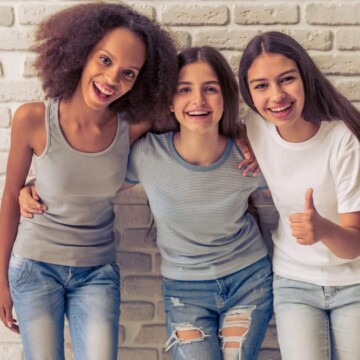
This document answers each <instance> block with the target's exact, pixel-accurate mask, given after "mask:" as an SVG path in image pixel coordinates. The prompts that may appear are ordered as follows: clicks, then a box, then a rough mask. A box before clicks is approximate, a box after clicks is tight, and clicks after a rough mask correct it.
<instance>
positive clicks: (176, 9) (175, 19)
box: [161, 5, 229, 26]
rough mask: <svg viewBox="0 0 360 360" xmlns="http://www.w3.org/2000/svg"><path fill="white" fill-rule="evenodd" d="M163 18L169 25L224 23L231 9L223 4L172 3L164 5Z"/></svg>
mask: <svg viewBox="0 0 360 360" xmlns="http://www.w3.org/2000/svg"><path fill="white" fill-rule="evenodd" d="M161 20H162V22H163V23H164V24H168V25H188V26H194V25H224V24H226V23H227V22H228V20H229V10H228V8H227V7H226V6H223V5H220V6H216V5H213V6H210V5H209V6H207V5H170V6H164V8H163V10H162V16H161Z"/></svg>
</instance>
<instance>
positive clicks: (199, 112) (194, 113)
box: [187, 110, 210, 116]
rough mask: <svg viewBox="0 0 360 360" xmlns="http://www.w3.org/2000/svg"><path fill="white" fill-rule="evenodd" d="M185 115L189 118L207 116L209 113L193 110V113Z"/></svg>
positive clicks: (189, 112)
mask: <svg viewBox="0 0 360 360" xmlns="http://www.w3.org/2000/svg"><path fill="white" fill-rule="evenodd" d="M187 114H188V115H190V116H204V115H209V114H210V111H204V110H193V111H188V112H187Z"/></svg>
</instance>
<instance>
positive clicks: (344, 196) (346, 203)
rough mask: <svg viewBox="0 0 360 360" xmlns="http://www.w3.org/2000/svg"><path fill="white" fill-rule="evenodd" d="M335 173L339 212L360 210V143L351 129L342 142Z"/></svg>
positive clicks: (334, 167) (335, 162) (334, 168)
mask: <svg viewBox="0 0 360 360" xmlns="http://www.w3.org/2000/svg"><path fill="white" fill-rule="evenodd" d="M333 174H334V179H335V186H336V190H337V201H338V212H339V213H347V212H355V211H360V143H359V141H358V140H357V138H356V137H355V135H354V134H352V133H350V131H349V132H348V134H346V135H344V137H343V139H342V141H341V143H340V146H339V150H338V153H337V156H336V158H335V160H334V166H333Z"/></svg>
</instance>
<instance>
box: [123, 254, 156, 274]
mask: <svg viewBox="0 0 360 360" xmlns="http://www.w3.org/2000/svg"><path fill="white" fill-rule="evenodd" d="M117 262H118V264H119V265H120V268H121V271H136V272H148V271H151V255H147V254H140V253H131V252H119V253H118V254H117Z"/></svg>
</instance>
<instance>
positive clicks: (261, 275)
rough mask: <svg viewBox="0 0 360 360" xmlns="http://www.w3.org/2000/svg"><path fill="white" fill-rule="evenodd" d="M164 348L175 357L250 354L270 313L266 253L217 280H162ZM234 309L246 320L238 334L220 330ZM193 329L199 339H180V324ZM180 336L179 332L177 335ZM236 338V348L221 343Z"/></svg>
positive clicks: (191, 359) (200, 359) (247, 357)
mask: <svg viewBox="0 0 360 360" xmlns="http://www.w3.org/2000/svg"><path fill="white" fill-rule="evenodd" d="M163 292H164V299H165V300H164V301H165V312H166V326H167V335H168V337H169V340H168V344H167V345H168V349H170V348H171V350H172V355H173V359H174V360H180V359H186V360H220V359H231V360H232V359H239V360H240V359H242V360H255V359H256V357H257V354H258V351H259V348H260V345H261V343H262V340H263V337H264V334H265V331H266V329H267V326H268V323H269V321H270V319H271V316H272V314H273V297H272V270H271V264H270V261H269V259H268V257H265V258H263V259H261V260H259V261H257V262H256V263H255V264H252V265H251V266H248V267H247V268H245V269H242V270H240V271H238V272H236V273H234V274H231V275H228V276H225V277H223V278H220V279H216V280H207V281H178V280H171V279H164V283H163ZM232 315H235V316H237V317H238V318H242V319H244V320H246V318H248V321H247V322H246V321H245V322H243V324H242V326H243V327H244V328H247V329H248V330H247V332H246V333H245V334H244V335H243V336H242V337H241V338H240V341H239V338H236V339H235V338H232V339H230V338H225V337H223V336H222V330H223V329H225V328H226V327H227V326H228V325H229V321H230V323H231V316H232ZM186 329H188V330H191V329H196V330H199V331H200V332H201V334H202V335H203V336H202V337H200V338H199V339H196V341H195V340H192V341H183V340H181V339H179V336H180V335H179V332H180V331H181V330H186ZM180 338H181V337H180ZM227 341H237V342H238V343H240V345H239V347H238V348H235V349H232V348H228V347H226V346H225V344H226V342H227Z"/></svg>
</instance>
